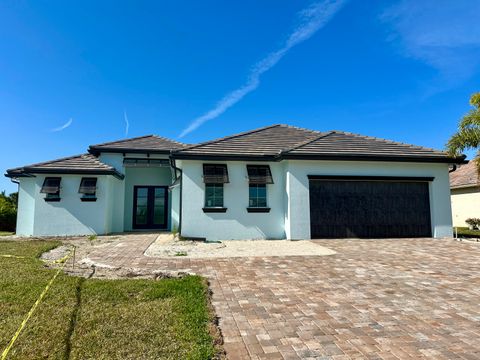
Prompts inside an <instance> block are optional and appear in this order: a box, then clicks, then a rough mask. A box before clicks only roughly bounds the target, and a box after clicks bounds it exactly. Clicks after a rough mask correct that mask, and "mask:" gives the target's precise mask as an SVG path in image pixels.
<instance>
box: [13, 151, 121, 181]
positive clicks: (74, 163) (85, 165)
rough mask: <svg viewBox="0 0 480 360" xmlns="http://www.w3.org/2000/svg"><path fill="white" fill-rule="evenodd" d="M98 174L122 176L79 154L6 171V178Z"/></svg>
mask: <svg viewBox="0 0 480 360" xmlns="http://www.w3.org/2000/svg"><path fill="white" fill-rule="evenodd" d="M62 171H64V172H65V173H77V174H81V173H85V174H87V173H98V174H112V175H116V176H119V177H121V176H123V175H122V174H120V173H119V172H118V171H117V170H116V169H115V168H114V167H112V166H110V165H107V164H105V163H103V162H101V161H100V160H99V159H98V158H97V157H95V156H94V155H92V154H80V155H74V156H68V157H64V158H60V159H55V160H51V161H44V162H40V163H35V164H30V165H26V166H22V167H18V168H13V169H8V170H7V176H9V177H14V176H15V175H17V176H20V175H25V174H33V173H49V172H52V173H60V172H62Z"/></svg>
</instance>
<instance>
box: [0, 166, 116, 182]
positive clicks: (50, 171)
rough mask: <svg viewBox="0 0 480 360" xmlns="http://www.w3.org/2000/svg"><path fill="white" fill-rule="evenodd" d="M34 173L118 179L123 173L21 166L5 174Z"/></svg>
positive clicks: (31, 175)
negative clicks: (16, 170) (105, 176)
mask: <svg viewBox="0 0 480 360" xmlns="http://www.w3.org/2000/svg"><path fill="white" fill-rule="evenodd" d="M34 174H67V175H70V174H72V175H112V176H114V177H115V178H117V179H119V180H123V178H124V177H125V175H123V174H122V173H120V172H118V171H117V170H109V169H67V168H53V169H38V168H23V169H22V171H21V172H18V173H14V172H9V171H8V170H7V173H6V174H5V176H6V177H9V178H19V177H35V175H34Z"/></svg>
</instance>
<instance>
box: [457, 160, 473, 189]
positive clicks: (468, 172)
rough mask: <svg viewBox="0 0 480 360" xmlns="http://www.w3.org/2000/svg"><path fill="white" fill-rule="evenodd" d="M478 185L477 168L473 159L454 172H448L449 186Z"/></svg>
mask: <svg viewBox="0 0 480 360" xmlns="http://www.w3.org/2000/svg"><path fill="white" fill-rule="evenodd" d="M472 186H480V174H479V169H478V168H477V166H476V163H475V161H470V162H469V163H468V164H465V165H461V166H459V167H458V168H457V170H455V171H454V172H451V173H450V188H452V189H455V188H464V187H472Z"/></svg>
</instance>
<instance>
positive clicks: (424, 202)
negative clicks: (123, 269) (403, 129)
mask: <svg viewBox="0 0 480 360" xmlns="http://www.w3.org/2000/svg"><path fill="white" fill-rule="evenodd" d="M88 151H89V154H84V155H79V156H73V157H69V158H64V159H59V160H54V161H50V162H45V163H40V164H35V165H30V166H24V167H21V168H16V169H10V170H7V175H6V176H8V177H10V178H12V179H14V181H17V182H18V183H19V206H18V207H19V209H18V224H17V234H19V235H35V236H38V235H81V234H94V233H96V234H105V233H112V232H124V231H139V230H172V229H174V228H175V229H179V230H180V232H181V234H182V235H183V236H184V237H191V238H206V239H208V240H219V239H220V240H227V239H283V238H287V239H310V238H343V237H366V238H376V237H429V236H434V237H444V236H451V235H452V218H451V208H450V197H449V178H448V171H449V166H450V165H451V164H455V163H462V162H463V161H464V157H459V158H451V157H449V156H448V155H447V154H445V153H443V152H440V151H437V150H432V149H427V148H423V147H419V146H413V145H406V144H402V143H396V142H392V141H387V140H382V139H377V138H373V137H366V136H361V135H356V134H351V133H346V132H341V131H329V132H317V131H312V130H307V129H301V128H297V127H292V126H287V125H273V126H268V127H264V128H261V129H256V130H252V131H248V132H245V133H241V134H237V135H233V136H227V137H225V138H221V139H217V140H213V141H208V142H205V143H202V144H197V145H188V146H187V145H185V144H180V143H178V142H175V141H172V140H168V139H165V138H161V137H157V136H154V135H150V136H144V137H139V138H133V139H126V140H121V141H115V142H110V143H105V144H100V145H92V146H90V148H89V150H88Z"/></svg>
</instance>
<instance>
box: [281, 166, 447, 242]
mask: <svg viewBox="0 0 480 360" xmlns="http://www.w3.org/2000/svg"><path fill="white" fill-rule="evenodd" d="M285 169H286V177H287V184H288V186H287V194H288V198H289V202H288V209H287V216H286V218H287V219H288V225H287V226H286V228H287V229H288V231H287V237H288V238H289V239H309V238H310V210H309V209H310V199H309V183H308V177H307V175H360V176H362V175H363V176H417V177H434V178H435V179H434V180H433V181H432V182H431V183H430V214H431V222H432V234H433V236H434V237H448V236H452V217H451V208H450V187H449V180H448V165H447V164H435V163H433V164H432V163H400V162H373V161H371V162H367V161H362V162H360V161H300V160H298V161H288V162H287V164H286V167H285Z"/></svg>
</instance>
